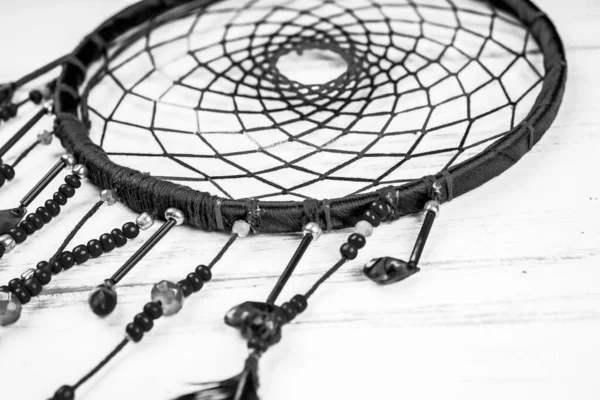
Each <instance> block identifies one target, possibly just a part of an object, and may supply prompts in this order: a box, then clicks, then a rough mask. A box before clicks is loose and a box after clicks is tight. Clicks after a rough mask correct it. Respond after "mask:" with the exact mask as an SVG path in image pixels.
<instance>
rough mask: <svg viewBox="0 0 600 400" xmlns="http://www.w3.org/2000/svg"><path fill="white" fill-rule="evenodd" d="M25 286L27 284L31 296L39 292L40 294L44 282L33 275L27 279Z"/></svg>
mask: <svg viewBox="0 0 600 400" xmlns="http://www.w3.org/2000/svg"><path fill="white" fill-rule="evenodd" d="M23 286H25V287H26V288H27V290H29V293H30V294H31V297H33V296H37V295H38V294H40V292H41V291H42V289H43V288H44V287H43V286H42V282H40V281H38V279H37V278H35V277H31V278H29V279H27V280H26V281H25V284H24V285H23Z"/></svg>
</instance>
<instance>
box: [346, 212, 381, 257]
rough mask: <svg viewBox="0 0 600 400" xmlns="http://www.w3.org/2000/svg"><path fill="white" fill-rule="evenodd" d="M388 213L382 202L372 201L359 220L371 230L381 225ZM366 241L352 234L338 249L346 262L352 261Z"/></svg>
mask: <svg viewBox="0 0 600 400" xmlns="http://www.w3.org/2000/svg"><path fill="white" fill-rule="evenodd" d="M389 213H390V209H389V206H388V205H387V204H385V203H384V202H382V201H374V202H372V203H371V205H370V207H369V209H368V210H367V211H365V213H364V214H363V216H362V218H361V220H362V221H366V222H368V223H369V224H370V225H371V226H373V228H376V227H378V226H379V224H381V221H383V220H385V219H386V218H387V217H388V215H389ZM366 244H367V239H366V238H365V237H364V236H363V235H361V234H360V233H353V234H352V235H350V236H349V237H348V241H347V242H346V243H344V244H343V245H342V247H340V253H341V254H342V257H343V258H345V259H346V260H354V259H355V258H356V256H358V250H360V249H362V248H363V247H365V245H366Z"/></svg>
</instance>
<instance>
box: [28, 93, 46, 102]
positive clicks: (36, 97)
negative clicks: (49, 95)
mask: <svg viewBox="0 0 600 400" xmlns="http://www.w3.org/2000/svg"><path fill="white" fill-rule="evenodd" d="M43 99H44V96H43V95H42V92H40V91H39V90H32V91H31V92H29V100H31V101H32V103H33V104H40V103H41V102H42V100H43Z"/></svg>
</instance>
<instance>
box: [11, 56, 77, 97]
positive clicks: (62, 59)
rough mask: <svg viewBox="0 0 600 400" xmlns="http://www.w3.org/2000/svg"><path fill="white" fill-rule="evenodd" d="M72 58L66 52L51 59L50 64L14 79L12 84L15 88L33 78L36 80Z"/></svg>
mask: <svg viewBox="0 0 600 400" xmlns="http://www.w3.org/2000/svg"><path fill="white" fill-rule="evenodd" d="M70 58H71V54H65V55H64V56H62V57H59V58H57V59H56V60H54V61H51V62H49V63H48V64H46V65H44V66H42V67H40V68H38V69H36V70H34V71H32V72H30V73H28V74H27V75H25V76H23V77H21V78H20V79H17V80H16V81H14V82H13V83H12V85H13V87H14V89H13V90H15V89H17V88H19V87H21V86H23V85H25V84H27V83H29V82H31V81H32V80H34V79H36V78H39V77H40V76H42V75H44V74H46V73H48V72H50V71H52V70H53V69H54V68H57V67H59V66H61V65H62V64H64V63H66V62H67V61H69V59H70Z"/></svg>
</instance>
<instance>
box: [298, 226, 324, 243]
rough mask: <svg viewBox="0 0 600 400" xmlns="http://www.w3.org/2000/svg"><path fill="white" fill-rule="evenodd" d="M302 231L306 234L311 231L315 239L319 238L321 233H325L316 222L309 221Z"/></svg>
mask: <svg viewBox="0 0 600 400" xmlns="http://www.w3.org/2000/svg"><path fill="white" fill-rule="evenodd" d="M302 231H303V232H304V235H305V236H306V235H308V234H309V233H310V234H312V236H313V240H319V238H320V237H321V234H322V233H323V230H322V229H321V227H320V226H319V224H317V223H316V222H309V223H308V224H306V225H304V229H303V230H302Z"/></svg>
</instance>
